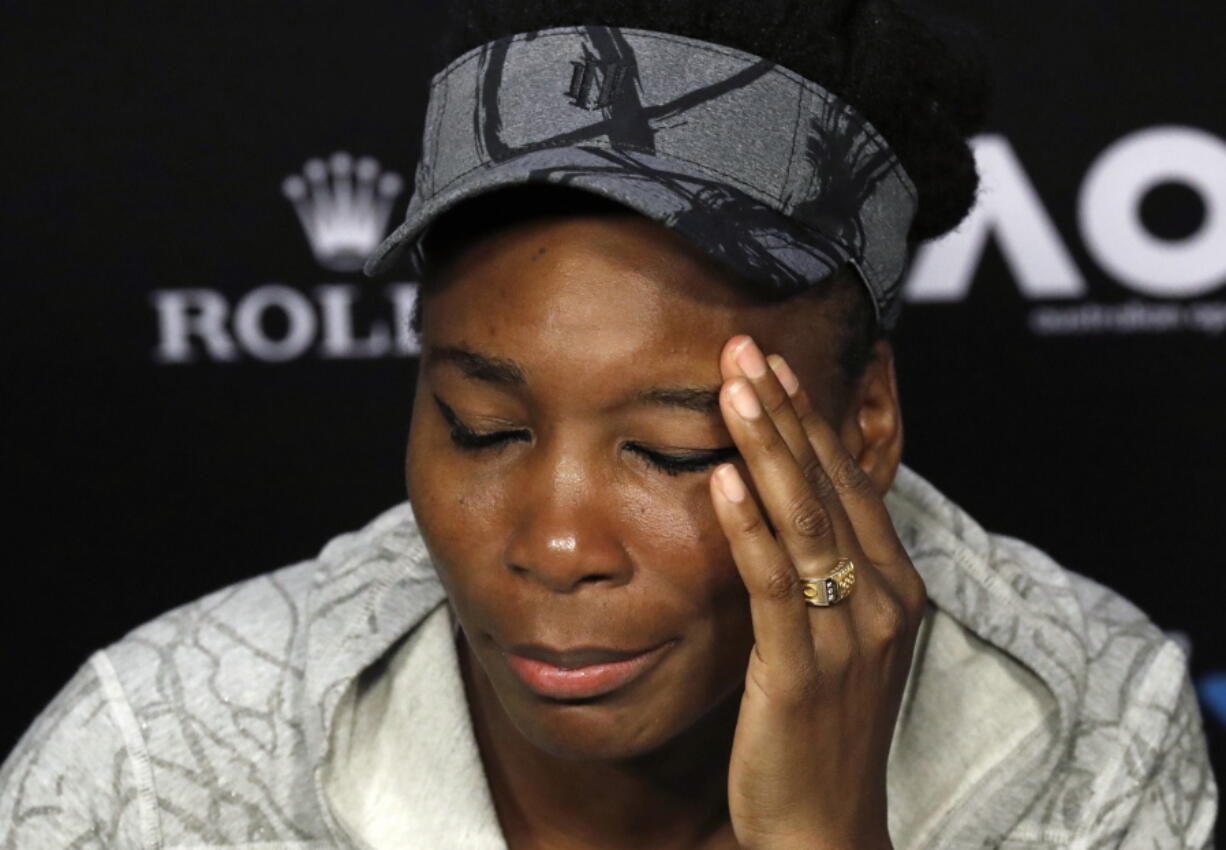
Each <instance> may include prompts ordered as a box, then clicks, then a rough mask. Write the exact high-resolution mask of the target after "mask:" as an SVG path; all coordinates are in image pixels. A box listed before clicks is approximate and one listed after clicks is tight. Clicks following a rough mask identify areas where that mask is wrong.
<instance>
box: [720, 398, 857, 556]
mask: <svg viewBox="0 0 1226 850" xmlns="http://www.w3.org/2000/svg"><path fill="white" fill-rule="evenodd" d="M719 400H720V409H721V411H722V413H723V416H724V421H725V424H726V425H727V427H728V432H729V433H730V434H731V435H732V439H733V442H735V443H736V446H737V448H738V449H739V450H740V454H741V457H742V458H743V459H744V461H745V465H746V467H747V468H748V475H749V478H750V480H752V481H753V484H754V487H755V489H756V491H757V495H758V499H759V500H760V502H761V504H762V508H763V511H764V513H765V515H766V516H767V517H768V518H769V519H770V521H771V524H772V525H773V526H774V528H775V529H776V531H777V534H778V538H779V541H780V542H781V543H782V544H783V547H784V549H785V550H786V552H787V554H788V555H790V556H791V559H792V562H793V563H794V564H795V566H796V569H797V570H798V571H799V574H800V575H803V576H805V577H813V578H815V577H817V576H821V575H824V574H826V573H827V572H829V571H830V568H831V567H832V566H833V565H834V562H835V561H836V560H837V559H838V557H839V542H838V540H837V539H836V537H835V529H834V525H833V523H832V521H831V518H830V514H829V512H828V511H827V510H826V507H825V505H824V504H823V503H822V501H821V499H819V498H818V496H817V494H816V493H815V492H814V488H813V487H812V486H811V485H810V483H809V482H808V481H807V480H806V479H805V477H804V475H803V473H802V472H801V469H800V466H799V464H798V463H797V462H796V457H795V456H794V455H793V454H792V452H791V450H790V449H788V447H787V445H786V443H785V442H784V440H783V437H782V436H781V435H780V433H779V430H778V428H776V427H775V424H774V423H773V422H772V421H771V419H770V417H769V416H767V415H766V411H765V410H764V409H763V407H762V403H761V401H760V400H759V398H758V396H757V394H756V393H755V392H754V389H753V387H752V386H751V385H750V384H749V382H748V381H747V380H746V379H745V378H743V377H737V378H733V379H732V380H731V381H728V382H725V384H724V385H723V387H722V388H721V391H720V396H719Z"/></svg>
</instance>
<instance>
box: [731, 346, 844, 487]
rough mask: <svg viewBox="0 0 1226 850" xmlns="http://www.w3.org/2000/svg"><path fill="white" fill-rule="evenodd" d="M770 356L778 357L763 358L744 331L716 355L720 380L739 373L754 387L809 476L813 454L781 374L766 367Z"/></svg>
mask: <svg viewBox="0 0 1226 850" xmlns="http://www.w3.org/2000/svg"><path fill="white" fill-rule="evenodd" d="M772 358H774V359H782V358H779V355H777V354H772V355H771V356H770V357H768V358H766V360H765V361H764V360H763V359H762V354H761V350H760V349H759V348H758V347H757V345H755V344H754V341H753V339H752V338H751V337H749V336H748V335H739V336H736V337H733V338H732V339H731V340H729V344H728V345H725V346H724V351H723V355H722V356H721V357H720V372H721V373H722V374H723V376H724V380H731V379H732V378H735V377H737V376H738V375H742V376H744V377H745V379H746V380H748V381H749V383H750V384H751V385H752V386H753V387H754V389H755V391H757V393H758V398H759V399H760V400H761V401H762V405H763V407H764V408H765V409H766V412H767V414H769V415H770V417H771V419H772V420H773V421H774V422H775V427H776V428H778V429H779V433H780V435H781V436H782V437H783V441H784V442H785V443H786V444H787V447H788V448H789V449H790V450H791V452H792V454H793V455H794V456H795V457H796V462H797V463H798V464H800V469H801V472H802V473H803V474H804V476H805V478H810V477H811V476H812V475H813V474H814V473H815V472H818V471H820V469H819V464H818V460H817V455H816V454H815V453H814V451H813V446H812V445H811V444H810V443H809V437H808V435H807V434H805V429H804V428H803V427H801V424H800V417H799V416H798V415H797V414H796V411H795V409H794V408H793V406H792V400H791V397H790V395H789V392H788V390H787V388H786V387H785V386H784V385H783V381H782V379H781V376H780V375H779V374H778V372H777V371H776V370H774V369H771V370H768V369H767V368H766V367H767V364H768V363H771V361H772ZM772 365H773V364H772ZM751 373H752V374H751ZM788 374H789V376H790V377H791V379H792V380H793V381H795V380H796V377H795V375H792V374H791V372H790V370H789V372H788ZM798 386H799V384H798Z"/></svg>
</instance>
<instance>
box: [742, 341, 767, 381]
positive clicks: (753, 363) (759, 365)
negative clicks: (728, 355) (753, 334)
mask: <svg viewBox="0 0 1226 850" xmlns="http://www.w3.org/2000/svg"><path fill="white" fill-rule="evenodd" d="M736 362H737V365H738V366H740V367H741V371H742V372H744V373H745V374H746V375H748V376H749V377H751V378H754V379H757V378H761V377H762V376H763V375H765V374H766V361H765V360H763V359H762V352H761V351H759V350H758V346H757V345H755V344H754V341H753V340H752V339H750V340H748V341H747V342H745V343H743V344H742V345H741V347H740V348H739V349H737V352H736Z"/></svg>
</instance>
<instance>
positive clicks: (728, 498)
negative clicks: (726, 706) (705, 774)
mask: <svg viewBox="0 0 1226 850" xmlns="http://www.w3.org/2000/svg"><path fill="white" fill-rule="evenodd" d="M710 487H711V501H712V504H713V505H714V506H715V515H716V517H717V518H718V519H719V524H720V527H721V528H722V529H723V531H724V535H725V536H726V537H727V538H728V545H729V547H730V549H731V551H732V558H733V560H734V561H735V562H736V568H737V571H738V572H739V573H740V574H741V580H742V581H743V582H744V583H745V587H746V589H748V591H749V609H750V615H751V617H752V618H753V633H754V642H755V645H756V652H757V653H758V655H759V657H760V658H761V659H762V661H763V662H765V663H766V665H767V667H768V668H770V667H775V668H776V669H786V667H787V665H800V668H801V669H800V670H798V671H797V672H798V673H800V672H803V670H804V669H805V668H806V667H807V668H813V666H814V648H813V637H812V633H811V632H810V630H809V621H808V615H807V613H806V611H805V608H806V605H805V602H804V597H803V596H802V594H801V589H800V577H799V576H798V575H797V573H796V569H795V567H794V566H793V565H792V561H791V558H790V557H789V556H788V554H787V553H786V552H785V551H784V550H783V548H782V547H781V546H780V545H779V542H778V541H777V540H776V539H775V537H774V535H772V534H771V533H770V529H768V528H767V527H766V522H765V520H764V518H763V516H762V513H761V511H759V510H758V506H757V503H756V502H754V500H753V499H752V498H751V497H750V496H749V491H748V488H746V486H745V481H744V479H743V478H742V477H741V475H740V472H739V471H738V470H737V468H736V467H735V466H734V465H733V464H731V463H725V464H721V465H720V466H718V467H716V469H715V471H714V472H713V473H712V475H711V480H710Z"/></svg>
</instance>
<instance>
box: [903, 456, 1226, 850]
mask: <svg viewBox="0 0 1226 850" xmlns="http://www.w3.org/2000/svg"><path fill="white" fill-rule="evenodd" d="M887 503H888V504H889V507H890V512H891V516H892V517H893V519H894V521H895V525H896V527H897V528H898V530H899V534H900V536H901V537H902V539H903V542H904V545H906V547H907V550H908V552H909V553H911V555H912V560H913V562H914V563H915V565H916V568H917V569H918V570H919V571H920V573H921V575H922V576H923V578H924V580H925V584H926V585H927V587H928V590H929V596H930V599H931V601H932V603H933V605H934V607H935V609H936V616H935V618H934V619H935V623H934V628H933V630H932V632H933V634H938V633H939V632H941V631H942V630H943V632H944V633H945V634H946V638H945V639H944V640H943V641H937V642H936V643H937V645H938V651H939V652H944V653H947V654H949V655H954V654H956V653H958V654H959V661H958V663H959V664H965V663H967V662H966V660H965V659H967V658H972V659H974V660H975V661H976V662H977V664H978V667H977V669H979V670H983V671H988V673H987V675H994V676H995V677H996V678H995V679H993V681H997V682H999V683H1000V685H999V686H997V687H994V689H993V690H994V692H995V694H996V696H995V697H994V698H993V703H994V705H995V706H997V708H995V709H992V710H993V711H999V712H1001V713H1002V714H1007V713H1008V712H1013V711H1019V710H1018V706H1019V705H1021V704H1022V703H1023V702H1024V703H1026V704H1027V705H1029V706H1031V712H1030V717H1031V722H1032V725H1033V729H1032V731H1031V732H1030V734H1029V735H1028V736H1026V737H1025V738H1024V739H1023V740H1021V741H1020V742H1019V743H1018V749H1017V750H1016V752H1014V753H1011V756H1013V757H1014V758H1013V759H1012V763H1009V762H1006V761H1002V762H1001V764H1000V765H999V766H997V768H996V770H995V771H994V772H995V774H996V775H997V777H998V778H999V782H1000V787H999V788H998V789H995V790H994V791H990V790H989V789H990V786H991V783H989V782H986V781H985V782H984V783H983V785H982V788H981V790H982V792H983V793H985V794H986V793H995V794H998V795H999V796H998V799H997V800H996V801H995V802H996V805H997V806H998V807H1000V808H999V809H998V810H999V811H1003V810H1005V809H1007V808H1008V807H1009V805H1012V806H1013V807H1014V808H1016V809H1018V811H1019V814H1021V812H1022V811H1024V812H1025V816H1024V817H1022V818H1021V819H1020V820H1019V821H1018V822H1017V823H1015V824H1014V825H1013V826H1012V827H1011V829H1012V830H1013V833H1011V834H1012V835H1013V836H1014V837H1015V838H1026V837H1027V836H1029V837H1030V839H1033V840H1036V841H1038V840H1039V839H1041V838H1042V837H1043V836H1047V838H1048V840H1051V839H1052V837H1053V836H1056V837H1059V836H1063V837H1064V838H1066V839H1067V840H1068V841H1073V840H1074V838H1076V839H1077V840H1078V841H1080V840H1086V841H1090V839H1091V838H1093V840H1095V841H1098V840H1104V839H1106V838H1110V840H1111V842H1112V844H1111V846H1133V844H1131V843H1128V842H1124V843H1122V844H1121V843H1119V842H1120V840H1122V837H1123V836H1125V835H1131V836H1132V837H1133V840H1135V841H1136V842H1138V843H1143V842H1148V843H1149V844H1152V843H1153V842H1154V841H1155V840H1156V841H1157V844H1158V845H1160V846H1171V847H1184V846H1196V847H1199V846H1201V842H1202V841H1203V840H1204V839H1205V836H1207V835H1208V834H1209V832H1211V828H1212V827H1211V824H1212V820H1213V817H1214V815H1215V813H1216V802H1217V790H1216V785H1215V784H1214V781H1213V777H1212V774H1211V772H1210V770H1209V764H1208V755H1207V745H1206V742H1205V738H1204V732H1203V728H1202V726H1201V718H1200V714H1199V709H1198V707H1197V704H1196V699H1195V694H1194V692H1193V689H1192V686H1191V682H1190V678H1189V675H1188V668H1187V659H1186V657H1185V655H1184V653H1183V651H1182V649H1181V648H1180V647H1179V646H1178V645H1177V644H1176V643H1175V642H1174V641H1172V640H1171V639H1169V638H1168V637H1167V636H1166V635H1165V634H1164V633H1163V632H1162V630H1161V629H1159V628H1158V627H1157V626H1156V625H1155V624H1154V623H1153V621H1152V620H1151V619H1150V618H1149V617H1148V616H1147V615H1146V614H1145V612H1144V611H1143V610H1141V608H1139V607H1138V606H1137V605H1135V604H1134V603H1133V602H1131V601H1129V600H1128V599H1126V598H1124V597H1123V596H1122V595H1120V594H1119V593H1117V592H1116V591H1113V590H1111V589H1110V588H1108V587H1106V586H1104V585H1103V584H1101V583H1099V582H1098V581H1095V580H1094V579H1091V578H1089V577H1088V576H1085V575H1083V574H1081V573H1078V572H1076V571H1074V570H1071V569H1068V568H1066V567H1063V566H1061V565H1060V564H1058V563H1056V562H1055V561H1054V560H1053V559H1052V558H1050V557H1049V556H1048V555H1046V554H1045V553H1044V552H1043V551H1041V550H1040V549H1039V548H1037V547H1035V546H1033V545H1031V544H1029V543H1026V542H1024V541H1021V540H1017V539H1015V538H1012V537H1008V536H1005V535H1000V534H992V533H989V532H987V531H985V530H984V529H983V528H981V527H980V526H979V525H978V524H977V523H976V522H975V521H974V520H973V519H972V518H971V517H970V516H969V515H967V514H966V513H965V512H964V511H963V510H962V509H961V508H959V507H958V506H957V505H956V504H954V503H953V502H952V501H951V500H949V499H948V498H947V497H945V496H944V495H943V494H941V493H940V492H939V491H937V490H936V488H935V487H933V486H932V485H931V484H929V483H928V482H926V481H924V480H923V479H922V478H920V477H919V476H918V475H916V474H915V473H914V472H912V471H911V470H908V469H905V468H904V469H903V470H901V472H900V477H899V480H898V481H897V482H896V485H895V488H894V490H893V491H891V494H890V496H889V497H887ZM955 633H956V638H955V637H950V636H949V635H951V634H955ZM936 666H937V667H938V668H939V667H940V665H939V664H938V665H936ZM976 684H981V683H978V682H972V681H965V679H963V680H962V681H961V682H960V683H954V684H953V685H952V687H953V688H954V689H955V690H957V689H961V691H962V692H963V693H964V694H966V695H969V694H970V692H971V690H972V689H973V688H974V687H975V686H976ZM1018 716H1021V713H1020V712H1019V714H1018ZM1023 754H1027V757H1026V758H1018V757H1019V756H1021V755H1023ZM989 758H991V756H989ZM979 760H980V762H981V764H982V767H983V769H984V771H985V774H986V773H987V772H988V771H991V770H992V765H989V764H986V763H983V762H984V758H983V757H982V756H981V757H980V758H979ZM1023 768H1024V769H1023ZM983 802H984V801H983V800H982V799H981V800H980V803H983ZM1154 807H1160V809H1161V811H1162V812H1164V814H1163V816H1162V817H1161V818H1157V819H1155V818H1154V817H1153V811H1154ZM1159 820H1160V821H1161V823H1162V826H1161V827H1159V826H1158V825H1157V823H1158V821H1159ZM981 826H982V825H981ZM997 826H998V827H1001V826H1002V824H997Z"/></svg>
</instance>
